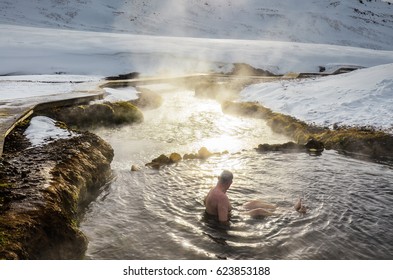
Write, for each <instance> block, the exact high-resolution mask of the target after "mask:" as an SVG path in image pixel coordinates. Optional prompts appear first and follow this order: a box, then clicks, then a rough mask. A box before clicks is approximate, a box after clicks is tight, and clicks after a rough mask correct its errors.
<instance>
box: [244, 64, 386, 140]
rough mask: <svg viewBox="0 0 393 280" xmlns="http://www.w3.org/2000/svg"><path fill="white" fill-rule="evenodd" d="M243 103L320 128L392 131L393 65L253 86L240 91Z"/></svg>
mask: <svg viewBox="0 0 393 280" xmlns="http://www.w3.org/2000/svg"><path fill="white" fill-rule="evenodd" d="M240 100H242V101H256V102H259V103H261V104H262V105H264V106H266V107H268V108H270V109H272V110H273V111H276V112H280V113H283V114H287V115H291V116H294V117H296V118H298V119H300V120H302V121H306V122H308V123H314V124H317V125H320V126H333V125H334V124H338V125H350V126H374V127H376V128H381V129H383V130H386V131H389V130H390V131H391V132H393V110H392V108H393V64H386V65H381V66H376V67H372V68H368V69H361V70H357V71H354V72H351V73H348V74H343V75H339V76H329V77H323V78H316V79H304V80H300V81H299V80H283V81H279V82H271V83H264V84H257V85H252V86H249V87H247V88H246V89H244V90H243V91H242V92H241V98H240Z"/></svg>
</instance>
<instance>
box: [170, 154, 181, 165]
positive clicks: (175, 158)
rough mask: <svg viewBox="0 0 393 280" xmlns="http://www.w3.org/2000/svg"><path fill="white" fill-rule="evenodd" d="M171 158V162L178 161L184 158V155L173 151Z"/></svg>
mask: <svg viewBox="0 0 393 280" xmlns="http://www.w3.org/2000/svg"><path fill="white" fill-rule="evenodd" d="M169 159H170V161H171V163H177V162H179V161H181V160H182V157H181V155H179V154H178V153H172V154H171V155H170V156H169Z"/></svg>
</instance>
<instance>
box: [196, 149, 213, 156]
mask: <svg viewBox="0 0 393 280" xmlns="http://www.w3.org/2000/svg"><path fill="white" fill-rule="evenodd" d="M212 155H213V153H211V152H210V151H209V150H208V149H207V148H206V147H202V148H200V149H199V151H198V158H199V159H207V158H209V157H211V156H212Z"/></svg>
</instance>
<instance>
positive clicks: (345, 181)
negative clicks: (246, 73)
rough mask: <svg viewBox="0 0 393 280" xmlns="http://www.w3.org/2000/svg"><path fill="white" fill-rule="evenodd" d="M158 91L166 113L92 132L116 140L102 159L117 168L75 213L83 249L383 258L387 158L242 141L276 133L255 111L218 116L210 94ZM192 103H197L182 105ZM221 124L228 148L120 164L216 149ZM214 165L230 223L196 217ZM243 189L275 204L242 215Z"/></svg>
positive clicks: (389, 173)
mask: <svg viewBox="0 0 393 280" xmlns="http://www.w3.org/2000/svg"><path fill="white" fill-rule="evenodd" d="M165 98H166V100H167V101H166V102H172V103H176V104H177V105H176V106H175V107H173V108H174V109H176V110H177V111H176V114H173V111H172V113H168V112H167V111H160V110H159V111H154V110H153V111H152V112H150V113H149V114H147V118H146V121H145V123H144V124H138V125H137V126H130V127H124V128H122V129H114V130H112V129H109V130H103V131H98V132H97V133H98V134H100V135H101V136H102V137H103V138H105V139H106V140H107V141H109V142H110V143H111V144H112V146H113V147H114V149H115V160H114V163H113V165H112V167H113V168H114V170H115V173H116V175H117V176H116V180H114V182H113V183H112V184H111V185H110V186H109V187H108V188H107V189H105V190H104V191H103V193H102V194H101V196H100V197H99V198H98V199H97V200H96V201H95V202H93V203H92V204H91V205H90V207H89V209H88V211H87V213H86V215H85V217H84V220H83V221H82V223H81V229H82V230H83V231H84V232H85V233H86V235H87V236H88V238H89V247H88V251H87V256H86V257H87V258H92V259H206V258H208V259H209V258H217V257H219V258H231V259H391V258H392V257H393V254H392V253H391V252H393V241H392V239H391V237H390V234H389V233H390V232H391V231H392V229H393V208H392V207H391V205H393V185H392V182H393V170H392V168H390V167H389V166H384V165H381V164H376V163H372V162H365V161H359V160H356V159H353V158H348V157H345V156H343V155H339V154H337V153H335V152H332V151H325V152H324V153H323V154H322V156H319V157H313V156H309V155H307V154H302V153H292V154H291V153H287V154H285V153H266V154H259V153H257V152H256V151H254V150H253V149H252V147H255V146H256V143H258V142H259V141H261V139H266V138H267V139H273V140H271V141H273V142H274V141H277V142H280V141H283V140H284V139H283V138H274V136H272V134H271V132H266V131H265V130H266V127H265V128H263V124H261V123H260V122H258V123H257V122H254V121H253V120H237V119H236V118H235V117H232V116H231V117H228V116H225V115H223V114H222V113H221V111H220V109H219V105H217V104H215V103H212V102H210V101H198V102H196V101H195V100H194V99H193V97H192V96H190V94H188V93H184V92H182V93H176V94H174V95H170V96H169V95H165ZM205 102H206V103H205ZM185 104H188V107H187V106H185ZM190 104H192V105H193V106H194V107H195V110H194V111H191V110H188V111H186V112H184V110H183V108H190V107H189V106H190ZM201 104H202V105H203V106H202V105H201ZM165 105H166V106H167V107H168V106H170V103H166V104H165ZM150 115H152V116H153V115H155V116H156V118H152V117H151V116H150ZM238 121H239V123H237V122H238ZM245 123H247V125H248V126H246V125H245ZM261 127H262V128H261ZM223 133H226V135H227V136H228V138H225V139H226V141H230V140H228V139H232V140H231V141H233V143H237V144H236V145H234V146H232V148H233V150H230V149H229V150H230V153H229V154H227V155H223V156H219V157H211V158H209V159H207V160H205V161H201V160H188V161H182V162H180V163H178V164H175V165H170V166H166V167H163V168H162V169H160V170H158V171H157V170H150V169H143V170H142V171H140V172H130V171H129V167H130V165H131V164H134V163H137V164H140V165H141V166H142V165H143V164H144V163H146V162H148V161H150V160H151V159H152V158H154V157H156V156H158V155H159V154H161V153H166V154H169V153H171V152H174V151H178V152H181V153H189V152H195V151H196V150H197V149H199V148H200V145H201V143H211V144H214V143H216V145H217V146H216V149H218V151H222V150H225V149H226V144H227V143H226V141H221V140H222V139H223V138H220V137H221V134H223ZM239 135H240V136H239ZM212 139H213V140H212ZM214 139H216V140H217V139H218V140H217V141H216V142H214ZM220 139H221V140H220ZM220 141H221V142H220ZM264 142H265V141H264ZM266 142H267V141H266ZM217 143H218V144H217ZM228 144H229V142H228ZM239 147H241V148H239ZM243 148H245V149H246V150H244V151H243V150H242V149H243ZM223 169H229V170H231V171H233V173H234V176H235V177H234V183H233V185H232V187H231V188H230V190H229V191H228V196H229V197H230V200H231V203H232V206H233V208H234V210H233V213H232V218H231V225H230V227H229V228H225V227H219V226H218V225H217V224H216V223H214V222H212V221H209V220H208V219H206V217H205V216H204V206H203V199H204V197H205V195H206V194H207V192H208V191H209V189H210V188H211V187H212V186H214V185H215V183H216V180H217V175H219V174H220V172H221V171H222V170H223ZM299 197H303V198H304V201H305V204H306V205H307V207H308V212H307V214H306V215H301V214H299V213H297V212H296V211H294V209H293V205H294V203H295V202H296V200H297V199H298V198H299ZM253 199H261V200H264V201H266V202H269V203H273V204H276V205H277V206H278V210H277V214H276V215H273V216H271V217H268V218H264V219H252V218H250V217H249V216H247V215H245V214H244V213H242V208H241V205H242V204H243V203H245V202H246V201H249V200H253Z"/></svg>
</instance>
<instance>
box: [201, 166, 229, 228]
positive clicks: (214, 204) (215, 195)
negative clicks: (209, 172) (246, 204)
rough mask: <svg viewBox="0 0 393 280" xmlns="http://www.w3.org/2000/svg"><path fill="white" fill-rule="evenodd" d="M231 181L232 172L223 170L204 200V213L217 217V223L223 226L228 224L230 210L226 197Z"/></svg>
mask: <svg viewBox="0 0 393 280" xmlns="http://www.w3.org/2000/svg"><path fill="white" fill-rule="evenodd" d="M232 181H233V174H232V172H230V171H228V170H224V171H223V172H222V173H221V175H220V177H218V182H217V185H216V186H215V187H214V188H212V189H211V190H210V191H209V193H208V194H207V196H206V198H205V207H206V213H207V214H209V215H212V216H215V217H217V219H218V221H219V222H220V223H223V224H228V222H229V213H230V211H231V209H232V207H231V204H230V203H229V199H228V196H227V195H226V192H227V190H228V189H229V187H230V186H231V184H232Z"/></svg>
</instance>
